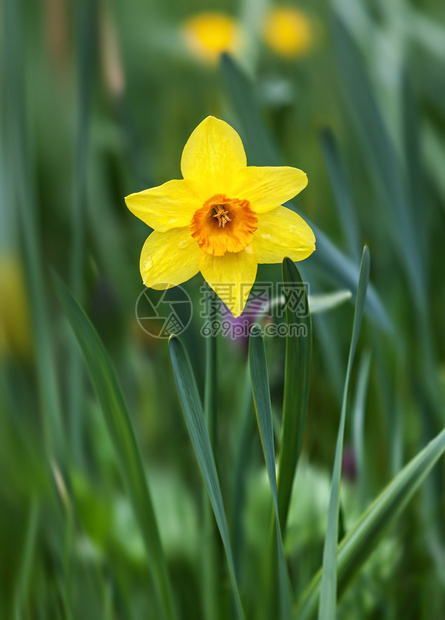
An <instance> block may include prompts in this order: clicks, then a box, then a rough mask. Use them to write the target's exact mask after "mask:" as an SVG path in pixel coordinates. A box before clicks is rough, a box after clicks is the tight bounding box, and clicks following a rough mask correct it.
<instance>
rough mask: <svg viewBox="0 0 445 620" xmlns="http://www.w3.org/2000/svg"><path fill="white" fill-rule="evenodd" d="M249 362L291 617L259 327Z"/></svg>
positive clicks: (286, 611)
mask: <svg viewBox="0 0 445 620" xmlns="http://www.w3.org/2000/svg"><path fill="white" fill-rule="evenodd" d="M249 364H250V375H251V381H252V394H253V402H254V406H255V411H256V416H257V422H258V429H259V432H260V438H261V445H262V447H263V454H264V460H265V462H266V468H267V474H268V477H269V482H270V487H271V490H272V498H273V506H274V516H275V519H274V520H275V528H276V536H277V551H278V577H279V590H280V612H281V616H280V617H281V618H283V620H284V619H286V618H289V617H290V610H291V604H290V588H289V583H288V575H287V568H286V562H285V556H284V545H283V538H282V533H281V526H280V513H279V510H278V493H277V480H276V473H275V446H274V434H273V421H272V405H271V402H270V391H269V374H268V371H267V361H266V351H265V349H264V341H263V336H262V334H261V331H260V328H259V327H258V326H253V327H252V331H251V333H250V338H249Z"/></svg>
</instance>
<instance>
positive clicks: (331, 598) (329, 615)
mask: <svg viewBox="0 0 445 620" xmlns="http://www.w3.org/2000/svg"><path fill="white" fill-rule="evenodd" d="M369 269H370V256H369V250H368V248H367V247H366V246H365V248H364V250H363V256H362V262H361V266H360V277H359V283H358V289H357V298H356V302H355V312H354V321H353V329H352V338H351V345H350V349H349V359H348V367H347V370H346V380H345V385H344V389H343V402H342V409H341V415H340V423H339V428H338V435H337V444H336V449H335V459H334V469H333V474H332V483H331V494H330V499H329V512H328V524H327V530H326V538H325V544H324V550H323V572H322V581H321V592H320V607H319V613H318V618H319V620H335V615H336V606H337V540H338V522H339V506H340V484H341V461H342V454H343V439H344V431H345V423H346V405H347V397H348V391H349V382H350V378H351V372H352V365H353V362H354V356H355V350H356V348H357V341H358V336H359V331H360V325H361V322H362V317H363V310H364V306H365V299H366V291H367V287H368V282H369Z"/></svg>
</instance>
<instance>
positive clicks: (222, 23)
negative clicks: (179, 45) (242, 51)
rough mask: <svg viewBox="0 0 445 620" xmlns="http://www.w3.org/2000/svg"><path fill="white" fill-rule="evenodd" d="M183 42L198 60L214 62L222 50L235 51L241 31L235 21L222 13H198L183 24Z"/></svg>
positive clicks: (238, 45) (239, 41)
mask: <svg viewBox="0 0 445 620" xmlns="http://www.w3.org/2000/svg"><path fill="white" fill-rule="evenodd" d="M183 33H184V38H185V43H186V45H187V47H188V49H189V50H190V52H191V53H192V54H193V55H194V56H196V57H197V58H199V59H200V60H202V61H204V62H208V63H216V62H217V61H218V58H219V56H220V55H221V54H222V53H223V52H231V53H234V52H236V51H237V50H238V49H239V47H240V43H241V33H240V29H239V26H238V24H237V23H236V21H235V20H234V19H233V18H232V17H229V16H228V15H225V14H224V13H216V12H215V13H210V12H209V13H200V14H199V15H195V16H194V17H191V18H189V19H188V20H186V22H185V23H184V25H183Z"/></svg>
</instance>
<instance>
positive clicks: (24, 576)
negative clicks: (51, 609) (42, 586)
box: [14, 499, 40, 620]
mask: <svg viewBox="0 0 445 620" xmlns="http://www.w3.org/2000/svg"><path fill="white" fill-rule="evenodd" d="M39 519H40V506H39V504H38V502H37V500H36V499H33V500H32V501H31V503H30V506H29V515H28V521H27V525H26V532H25V536H24V543H23V550H22V553H21V554H20V562H19V567H18V571H17V582H16V590H15V596H14V598H15V601H14V618H15V619H16V620H21V618H22V617H24V616H23V610H24V609H26V607H27V605H26V599H27V594H28V586H29V581H30V574H31V569H32V563H33V560H34V554H35V548H36V542H37V536H38V529H39V527H38V526H39Z"/></svg>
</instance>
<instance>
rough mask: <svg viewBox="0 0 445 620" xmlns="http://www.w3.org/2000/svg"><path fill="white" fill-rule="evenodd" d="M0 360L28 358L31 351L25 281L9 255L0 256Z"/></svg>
mask: <svg viewBox="0 0 445 620" xmlns="http://www.w3.org/2000/svg"><path fill="white" fill-rule="evenodd" d="M0 291H1V294H0V357H1V356H3V355H16V356H18V357H25V358H26V357H28V356H29V354H30V353H31V350H32V341H31V329H30V321H29V312H28V306H29V304H28V300H27V299H26V289H25V279H24V276H23V272H22V268H21V265H20V262H19V260H18V258H17V257H16V256H14V255H13V254H4V255H1V256H0Z"/></svg>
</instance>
